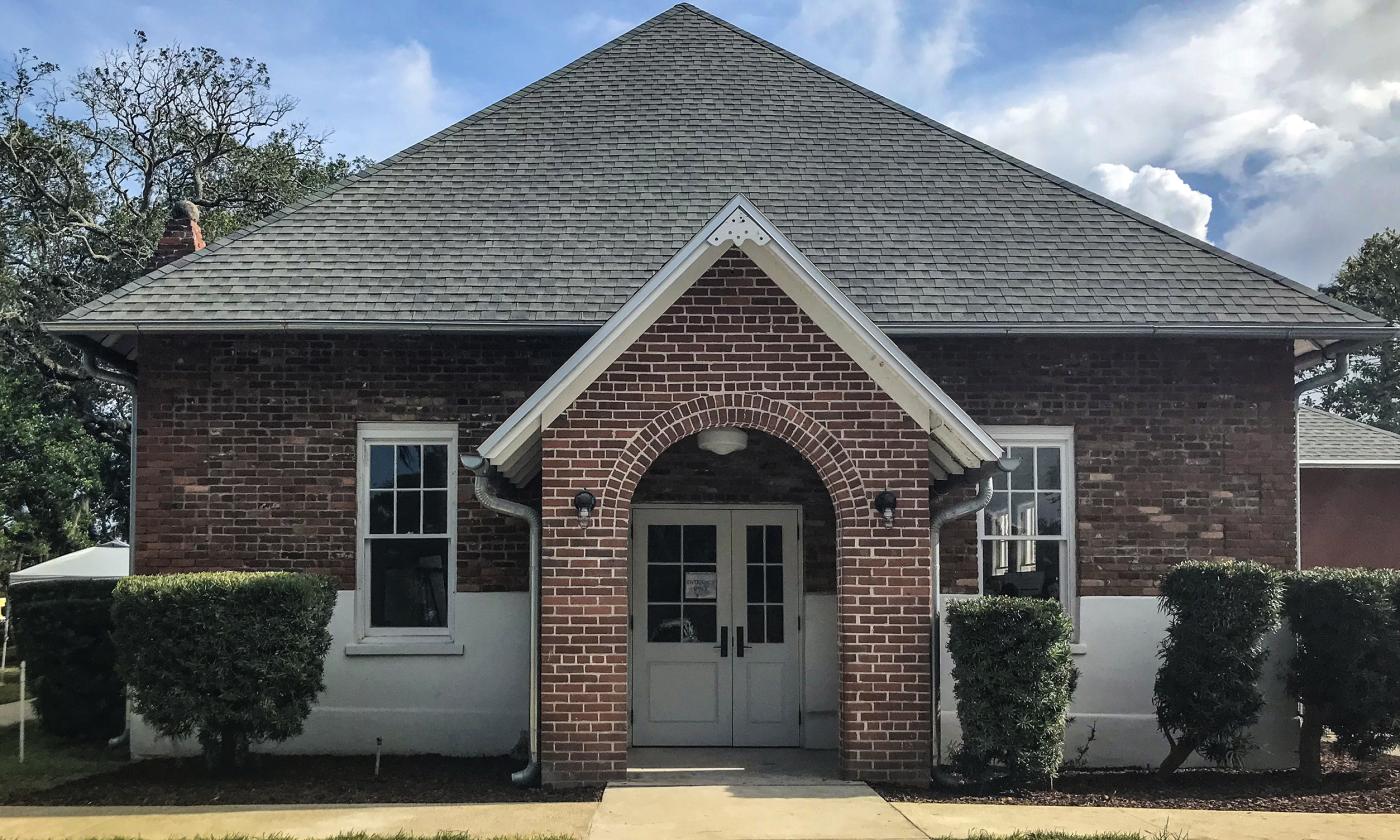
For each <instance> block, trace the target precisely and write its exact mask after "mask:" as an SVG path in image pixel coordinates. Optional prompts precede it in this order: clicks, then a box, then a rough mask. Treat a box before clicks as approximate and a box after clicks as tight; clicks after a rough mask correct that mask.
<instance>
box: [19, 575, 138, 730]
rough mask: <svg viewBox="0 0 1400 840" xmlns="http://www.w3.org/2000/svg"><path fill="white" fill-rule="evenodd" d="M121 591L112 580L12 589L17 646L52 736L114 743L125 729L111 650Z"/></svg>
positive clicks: (54, 582) (57, 582) (42, 720)
mask: <svg viewBox="0 0 1400 840" xmlns="http://www.w3.org/2000/svg"><path fill="white" fill-rule="evenodd" d="M114 586H116V581H113V580H41V581H31V582H29V583H21V584H17V585H14V586H11V587H10V591H9V596H8V597H9V599H10V603H9V607H8V609H9V612H10V615H11V616H12V618H13V620H14V627H13V628H12V629H11V632H12V633H13V634H14V637H13V638H12V639H11V642H12V643H17V646H18V647H20V648H22V649H23V650H24V657H25V661H26V663H27V665H26V668H27V669H28V679H29V684H30V687H31V689H32V691H33V694H34V711H35V713H36V714H37V715H38V718H39V725H40V726H42V727H43V728H44V731H45V732H48V733H50V734H53V735H58V736H60V737H64V738H85V739H89V738H110V737H112V736H113V735H116V734H117V733H119V732H121V731H122V728H123V727H124V726H125V721H126V714H125V703H124V702H123V699H122V683H121V680H120V679H118V677H117V671H116V665H115V662H116V654H115V651H114V650H113V647H112V588H113V587H114ZM11 661H15V660H11ZM16 664H17V662H16Z"/></svg>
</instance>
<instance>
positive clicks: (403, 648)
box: [345, 639, 466, 656]
mask: <svg viewBox="0 0 1400 840" xmlns="http://www.w3.org/2000/svg"><path fill="white" fill-rule="evenodd" d="M465 653H466V647H465V646H464V645H463V644H461V643H460V642H444V641H406V640H402V639H392V640H390V639H385V640H384V641H372V642H370V641H365V642H356V643H352V644H348V645H346V646H345V655H346V656H462V655H463V654H465Z"/></svg>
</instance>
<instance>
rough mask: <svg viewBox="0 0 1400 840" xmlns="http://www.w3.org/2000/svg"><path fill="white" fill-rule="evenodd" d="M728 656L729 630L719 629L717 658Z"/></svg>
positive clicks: (725, 628) (726, 628)
mask: <svg viewBox="0 0 1400 840" xmlns="http://www.w3.org/2000/svg"><path fill="white" fill-rule="evenodd" d="M727 656H729V628H728V627H727V626H726V627H721V628H719V658H720V659H724V658H725V657H727Z"/></svg>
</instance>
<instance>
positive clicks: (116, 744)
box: [82, 347, 136, 749]
mask: <svg viewBox="0 0 1400 840" xmlns="http://www.w3.org/2000/svg"><path fill="white" fill-rule="evenodd" d="M82 367H83V372H84V373H86V374H87V375H88V376H91V377H92V378H93V379H96V380H97V381H98V382H106V383H108V384H110V385H116V386H117V387H119V388H125V389H126V390H127V391H129V392H131V426H130V428H129V430H128V435H129V437H130V441H128V446H129V447H130V453H129V454H128V455H127V467H128V468H129V470H130V473H129V475H128V476H127V488H126V492H127V496H126V545H127V549H126V573H127V574H131V572H132V568H133V566H132V564H133V563H135V561H136V377H135V376H130V375H128V374H125V373H119V372H117V371H110V370H106V369H104V368H102V367H99V366H98V364H97V356H96V354H95V353H94V351H93V350H92V348H89V347H84V348H83V362H82ZM125 724H126V725H125V726H123V727H122V731H121V733H120V734H119V735H117V736H116V737H113V738H109V739H108V740H107V746H108V747H109V748H110V749H118V748H120V747H124V746H126V745H127V744H129V743H131V710H130V708H128V709H127V714H126V715H125Z"/></svg>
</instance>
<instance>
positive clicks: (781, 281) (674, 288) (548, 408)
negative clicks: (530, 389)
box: [477, 195, 1002, 486]
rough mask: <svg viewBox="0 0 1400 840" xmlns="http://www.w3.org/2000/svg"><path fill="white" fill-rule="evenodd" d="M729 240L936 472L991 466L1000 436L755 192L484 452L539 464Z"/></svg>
mask: <svg viewBox="0 0 1400 840" xmlns="http://www.w3.org/2000/svg"><path fill="white" fill-rule="evenodd" d="M730 248H738V249H740V250H741V251H743V252H744V253H745V254H747V255H748V256H749V258H750V259H752V260H753V261H754V262H755V263H757V264H758V266H759V267H760V268H762V269H763V272H764V273H765V274H766V275H767V276H768V277H770V278H771V279H772V280H773V282H774V283H776V284H777V285H778V288H780V289H782V290H783V292H784V293H785V294H787V296H788V297H789V298H791V299H792V300H793V302H794V303H796V304H797V306H798V307H799V308H800V309H801V310H802V311H803V312H804V313H805V314H806V315H807V317H809V318H811V319H812V321H813V322H814V323H815V324H816V325H817V326H818V327H820V328H821V329H822V331H823V332H825V333H826V334H827V336H829V337H830V338H831V340H832V341H834V342H835V343H836V344H837V345H838V346H840V347H841V348H842V349H843V350H845V351H846V352H847V353H848V354H849V355H850V357H851V358H852V359H853V360H854V361H855V362H856V364H858V365H860V366H861V367H862V368H863V369H864V370H865V372H866V373H867V374H869V375H870V378H871V379H873V380H874V381H875V383H876V384H878V385H879V386H880V387H881V388H882V389H883V390H884V392H885V393H886V394H888V395H889V397H890V399H892V400H893V401H894V402H895V403H896V404H898V405H899V407H900V408H902V409H904V412H905V413H906V414H908V415H909V417H910V419H912V420H913V421H914V422H915V423H917V424H918V425H919V427H920V428H921V429H923V430H924V431H925V432H927V433H928V435H929V454H930V463H931V469H932V471H933V477H934V478H935V479H936V480H942V479H946V478H949V477H950V476H953V475H962V474H964V473H965V472H967V471H968V470H973V469H981V468H983V467H987V466H989V465H992V464H993V463H994V462H995V461H997V459H998V458H1000V457H1001V455H1002V447H1001V444H999V443H997V442H996V440H995V439H994V438H993V437H992V436H991V435H989V434H987V432H986V431H984V430H983V429H982V428H981V427H980V426H978V425H977V423H976V422H975V421H974V420H973V419H972V418H971V417H969V416H968V415H967V412H965V411H963V409H962V407H961V406H959V405H958V404H957V403H955V402H953V400H952V399H951V398H950V397H949V396H948V395H947V394H946V393H944V391H943V389H942V388H940V387H938V385H936V384H934V382H933V380H931V379H929V378H928V375H927V374H925V373H924V372H923V371H922V370H920V369H919V366H918V365H916V364H915V363H914V362H913V361H911V360H910V359H909V357H908V356H906V355H905V354H904V351H902V350H900V349H899V347H898V346H896V345H895V343H894V342H892V341H890V339H889V338H888V337H887V336H886V335H885V334H884V333H883V332H881V330H880V328H879V327H877V326H875V324H874V323H872V322H871V320H870V319H869V318H867V317H866V316H865V315H864V314H863V313H862V312H861V311H860V310H859V309H858V308H856V307H855V305H854V304H852V303H851V301H850V299H849V298H847V297H846V296H845V295H844V294H842V292H841V290H840V289H838V288H836V286H835V285H834V284H833V283H832V282H831V281H830V280H828V279H827V278H826V277H824V276H823V275H822V272H821V270H820V269H818V268H817V267H816V266H814V265H813V264H812V262H811V261H810V260H808V259H807V258H806V256H804V255H803V254H802V253H801V252H800V251H799V250H798V249H797V248H796V247H795V246H794V245H793V244H792V241H791V240H789V239H788V238H787V237H786V236H784V235H783V233H782V232H781V231H779V230H778V228H777V227H776V226H774V224H773V223H772V222H770V221H769V220H768V219H767V218H765V217H764V215H763V213H761V212H760V211H759V209H758V208H757V207H755V206H754V205H753V203H752V202H750V201H749V200H748V199H747V198H746V197H744V196H742V195H736V196H734V197H733V198H732V199H730V200H729V201H728V202H727V203H726V204H725V205H724V206H723V207H722V208H720V209H719V212H717V213H715V215H714V216H713V217H711V218H710V219H709V220H708V221H707V222H706V223H705V225H704V226H703V227H701V228H700V229H699V230H698V231H697V232H696V233H695V235H694V236H692V237H691V238H690V241H688V242H687V243H686V244H685V247H683V248H681V249H680V250H679V251H677V252H676V254H675V256H673V257H671V259H669V260H667V261H666V264H665V265H664V266H662V267H661V270H660V271H658V272H656V274H655V275H653V276H652V277H651V279H649V280H648V281H647V282H646V284H645V285H644V286H642V288H641V289H640V290H639V291H638V292H637V293H636V294H635V295H632V297H630V298H629V299H628V300H627V302H626V303H625V304H623V306H622V307H621V308H620V309H618V310H617V312H615V313H613V316H612V317H611V318H609V319H608V321H607V323H605V324H603V326H602V328H601V329H599V330H598V331H597V332H595V333H594V334H593V336H592V337H591V338H589V340H588V341H587V342H585V343H584V345H583V346H582V347H580V348H579V349H578V350H577V352H575V353H574V355H573V356H571V357H570V358H569V360H568V361H567V362H565V363H564V364H563V365H562V366H560V368H559V369H558V370H557V371H555V373H554V375H553V376H551V377H550V378H549V380H548V381H546V382H545V383H544V384H543V385H541V386H540V387H539V388H538V389H537V390H536V391H535V392H534V393H533V394H531V395H530V397H529V398H528V399H526V400H525V402H523V403H521V405H520V407H519V408H517V409H516V410H515V411H514V412H513V413H512V414H511V415H510V417H508V418H506V420H505V422H504V423H502V424H501V425H500V426H499V427H497V429H496V430H495V431H494V432H492V433H491V435H490V436H489V437H487V438H486V440H485V441H483V442H482V444H481V446H480V447H478V449H477V451H478V452H479V453H480V455H481V456H482V457H483V458H485V459H486V460H487V461H489V462H491V463H492V464H493V465H494V466H495V467H497V468H498V469H499V470H500V471H501V472H502V473H504V474H505V476H506V477H507V478H509V479H510V480H511V481H512V482H514V483H515V484H517V485H520V486H524V485H525V484H527V483H528V482H529V481H530V480H531V479H533V478H534V477H535V475H536V474H538V473H539V469H540V447H541V435H542V433H543V430H544V429H545V428H548V427H549V425H550V423H551V422H552V421H553V420H554V418H556V417H558V416H559V415H560V414H562V413H563V412H564V411H566V410H567V409H568V407H569V406H570V405H571V404H573V402H574V400H576V399H577V398H578V396H579V394H581V393H583V391H584V390H586V389H587V388H588V386H589V385H591V384H592V383H593V382H594V380H596V379H597V378H598V376H600V375H601V374H602V373H603V372H604V371H605V370H607V369H608V367H609V366H610V365H611V364H612V363H613V362H614V361H616V360H617V357H618V356H620V355H622V353H623V351H625V350H626V349H627V348H628V347H630V346H631V345H632V344H633V342H635V341H636V340H637V338H638V337H639V336H640V335H641V334H642V333H643V332H645V331H646V329H647V328H648V327H649V326H651V325H652V324H653V323H655V321H656V319H657V318H658V317H660V316H661V315H662V313H664V312H665V311H666V310H667V309H669V308H670V307H671V306H672V305H673V304H674V303H675V302H676V301H677V300H678V299H679V298H680V296H681V295H682V294H684V293H685V291H686V290H687V289H689V288H690V287H691V286H693V285H694V284H695V281H696V280H697V279H699V278H700V276H701V275H702V274H704V273H705V272H706V271H708V270H709V268H710V267H711V266H712V265H714V263H715V261H716V260H717V259H719V258H720V257H721V256H723V255H724V253H725V252H726V251H728V250H729V249H730Z"/></svg>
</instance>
